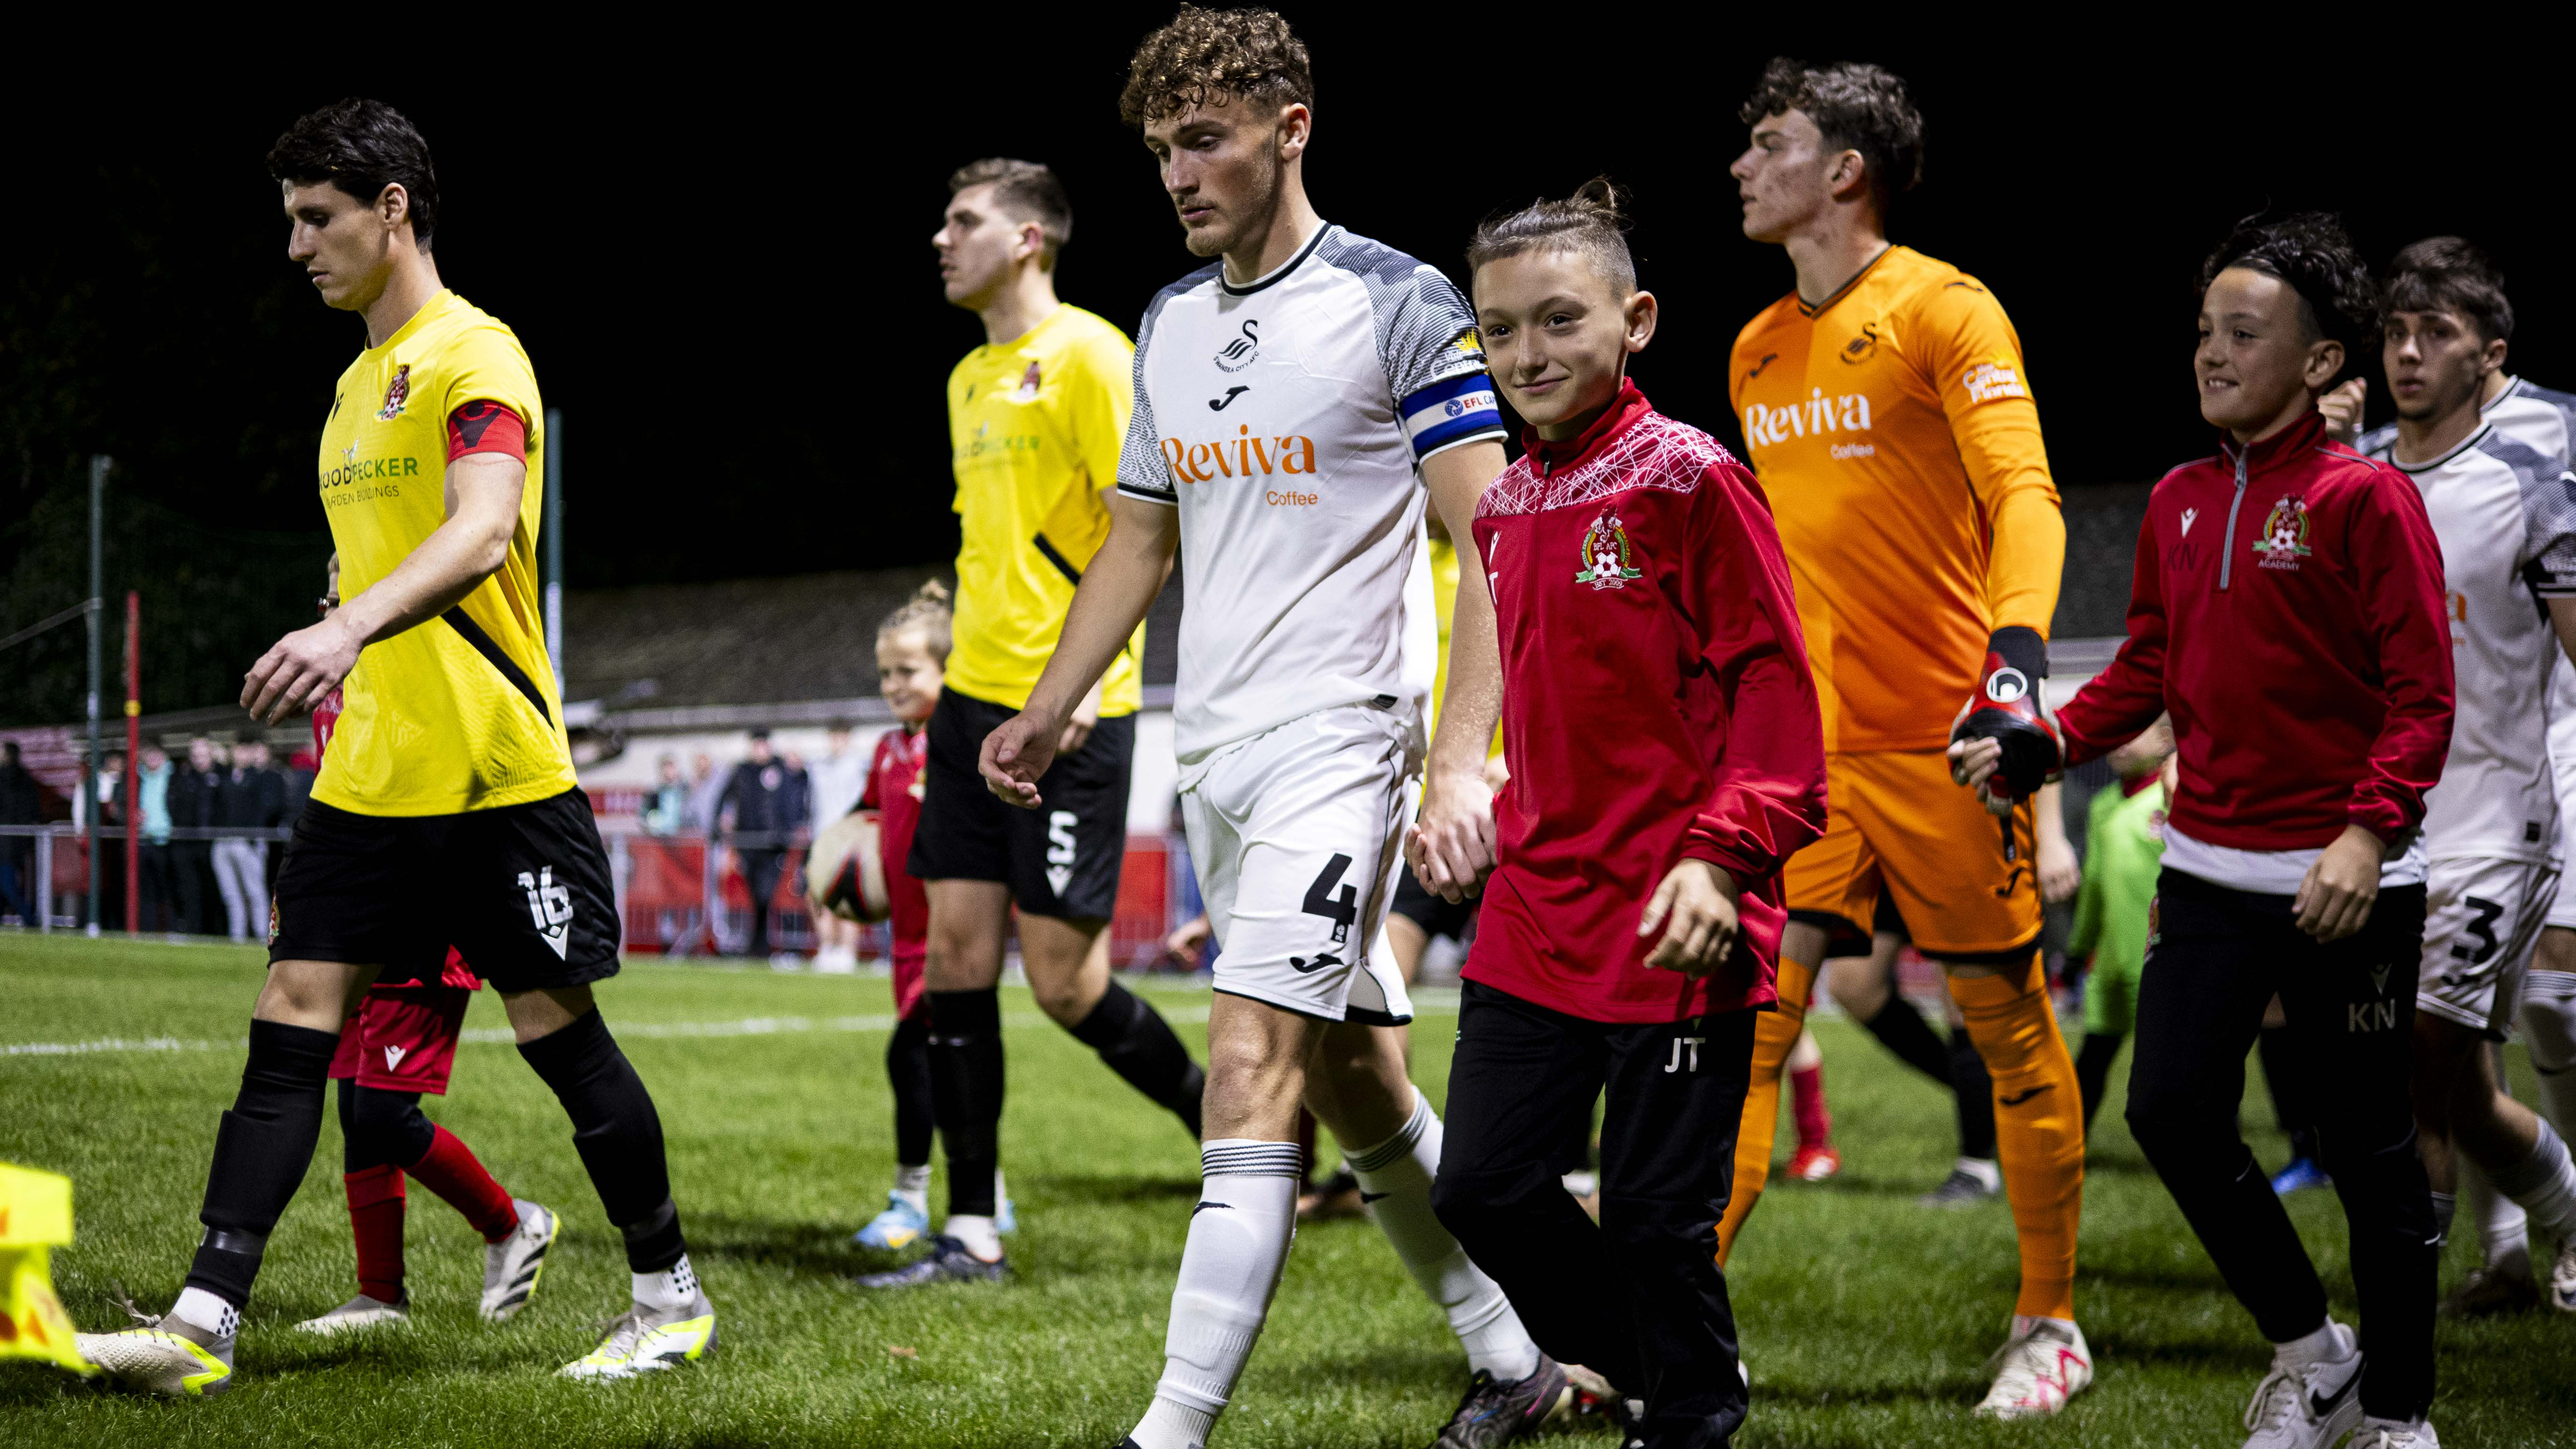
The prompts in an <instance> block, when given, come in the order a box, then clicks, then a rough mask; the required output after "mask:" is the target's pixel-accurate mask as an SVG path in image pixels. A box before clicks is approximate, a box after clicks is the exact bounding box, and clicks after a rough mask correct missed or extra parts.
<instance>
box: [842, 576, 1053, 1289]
mask: <svg viewBox="0 0 2576 1449" xmlns="http://www.w3.org/2000/svg"><path fill="white" fill-rule="evenodd" d="M948 620H949V614H948V590H947V589H945V588H943V587H942V586H941V585H940V583H939V581H938V580H936V579H933V580H932V581H930V582H929V583H926V584H923V585H922V586H921V587H920V588H919V589H918V590H916V591H915V592H914V594H913V596H912V597H911V598H910V599H909V600H907V601H905V603H904V604H903V606H902V607H900V608H898V609H896V610H895V611H894V612H893V613H891V614H888V615H887V616H886V619H885V622H884V623H882V624H880V625H878V626H877V690H878V692H879V693H881V694H883V695H884V696H885V702H886V707H887V708H888V709H890V710H892V711H893V712H894V719H895V727H894V728H893V729H890V730H888V731H886V732H885V733H884V734H882V735H879V736H878V737H877V747H876V756H875V758H874V759H873V760H871V761H870V762H869V765H868V783H867V788H866V790H865V791H863V792H862V793H861V794H860V796H859V808H858V811H857V812H855V813H853V814H852V815H851V816H849V817H848V818H847V819H845V820H843V821H842V822H841V823H839V824H837V825H835V826H833V827H832V828H831V829H830V830H827V831H825V832H824V835H823V838H821V839H818V840H817V841H815V843H814V853H813V858H812V859H811V860H810V861H809V862H808V864H807V867H806V868H807V872H808V876H807V879H808V883H809V884H808V891H809V894H810V895H811V896H812V898H813V899H814V900H816V901H819V902H821V903H822V904H823V906H824V907H825V908H827V909H829V910H831V911H833V912H835V913H837V914H840V915H843V916H847V917H850V918H851V919H854V920H884V921H886V922H887V923H888V930H889V934H890V935H891V936H892V937H893V941H894V950H893V953H892V954H893V957H894V1010H895V1029H894V1037H893V1039H892V1040H890V1041H888V1042H887V1043H886V1059H885V1060H886V1082H887V1084H888V1085H889V1086H890V1087H892V1088H893V1091H894V1144H895V1149H894V1160H895V1169H894V1174H895V1176H894V1190H893V1191H892V1192H891V1193H889V1194H888V1195H887V1197H886V1206H885V1211H883V1212H881V1213H878V1214H877V1215H876V1217H875V1218H873V1219H871V1220H870V1221H869V1223H868V1225H867V1226H866V1227H864V1228H861V1229H859V1231H858V1232H857V1233H856V1234H855V1235H854V1236H853V1237H852V1239H851V1241H853V1242H855V1243H857V1244H858V1245H859V1246H861V1247H863V1248H881V1249H893V1248H900V1247H903V1246H904V1245H905V1244H907V1243H910V1242H912V1241H913V1240H914V1239H916V1238H918V1237H920V1236H921V1235H922V1234H923V1233H925V1232H927V1231H929V1229H930V1146H931V1118H930V1021H929V1015H930V1013H929V1011H928V1010H927V1009H926V1008H925V1006H924V1005H923V1001H922V963H923V960H924V959H925V958H926V956H927V955H928V953H929V939H930V900H929V897H928V895H927V893H925V892H924V891H923V890H922V887H921V882H920V881H917V880H915V879H913V878H912V877H911V876H910V875H909V874H907V873H906V872H905V871H904V868H903V863H904V857H905V856H906V855H908V854H909V853H910V852H911V850H912V832H913V828H914V827H915V826H917V825H918V824H920V823H921V784H920V776H921V764H922V759H923V752H924V748H925V744H926V736H924V735H923V733H922V726H923V725H925V724H927V723H929V720H930V711H931V709H932V708H933V707H934V706H936V705H937V704H938V703H939V686H940V680H941V678H942V676H943V674H944V673H945V671H946V668H947V663H948ZM867 836H873V837H874V840H873V842H872V843H871V842H870V841H868V840H865V839H863V838H862V837H867ZM872 876H873V877H874V878H873V879H871V877H872ZM995 1199H996V1201H1000V1196H999V1191H998V1188H997V1190H996V1194H995ZM1004 1216H1005V1217H1006V1218H1007V1212H1006V1213H1005V1215H1004Z"/></svg>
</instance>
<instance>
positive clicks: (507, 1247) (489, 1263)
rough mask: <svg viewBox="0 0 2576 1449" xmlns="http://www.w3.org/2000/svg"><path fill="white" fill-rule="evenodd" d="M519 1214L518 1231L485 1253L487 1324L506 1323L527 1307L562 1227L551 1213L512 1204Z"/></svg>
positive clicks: (531, 1205)
mask: <svg viewBox="0 0 2576 1449" xmlns="http://www.w3.org/2000/svg"><path fill="white" fill-rule="evenodd" d="M512 1206H514V1207H516V1208H518V1210H519V1227H518V1231H516V1232H514V1233H512V1234H510V1236H508V1237H506V1238H503V1239H502V1240H501V1241H499V1242H497V1243H490V1244H486V1245H485V1246H484V1249H483V1305H482V1308H481V1309H480V1310H479V1311H480V1312H481V1313H482V1315H483V1321H484V1322H486V1323H505V1322H507V1321H509V1319H510V1318H511V1317H512V1316H513V1315H515V1314H517V1313H518V1311H519V1310H520V1309H522V1308H525V1307H527V1306H528V1299H529V1298H530V1297H531V1296H532V1295H534V1294H535V1293H536V1291H537V1279H538V1277H539V1276H540V1275H542V1274H543V1273H544V1272H545V1270H546V1249H548V1248H551V1247H553V1246H554V1242H555V1232H556V1230H557V1229H558V1228H559V1227H560V1226H561V1224H560V1223H558V1222H557V1221H556V1219H555V1215H554V1213H553V1211H552V1210H550V1209H547V1208H544V1207H540V1206H538V1205H537V1204H535V1203H532V1202H522V1201H517V1200H513V1202H512Z"/></svg>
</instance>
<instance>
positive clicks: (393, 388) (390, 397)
mask: <svg viewBox="0 0 2576 1449" xmlns="http://www.w3.org/2000/svg"><path fill="white" fill-rule="evenodd" d="M410 401H411V364H410V363H408V362H406V363H404V364H403V365H402V366H400V367H397V368H395V369H394V380H393V381H392V382H391V383H390V384H388V385H387V386H386V388H385V405H384V406H383V407H380V408H378V409H376V421H378V422H380V423H390V422H392V421H393V420H394V419H396V418H398V417H401V416H402V410H403V404H405V403H407V402H410Z"/></svg>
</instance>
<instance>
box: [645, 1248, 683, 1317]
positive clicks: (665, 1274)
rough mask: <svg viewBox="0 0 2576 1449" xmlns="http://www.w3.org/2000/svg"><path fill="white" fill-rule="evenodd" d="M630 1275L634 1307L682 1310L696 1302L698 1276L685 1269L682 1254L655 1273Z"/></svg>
mask: <svg viewBox="0 0 2576 1449" xmlns="http://www.w3.org/2000/svg"><path fill="white" fill-rule="evenodd" d="M633 1276H634V1279H635V1302H636V1305H637V1306H638V1307H642V1308H660V1309H664V1310H666V1311H667V1310H669V1309H674V1308H686V1307H688V1306H689V1305H690V1304H691V1303H694V1302H696V1301H697V1297H698V1273H697V1270H696V1269H694V1268H692V1267H690V1266H689V1255H688V1254H686V1253H682V1254H681V1255H680V1261H678V1262H676V1263H673V1264H672V1265H671V1266H670V1267H668V1268H666V1269H664V1270H663V1271H661V1272H659V1273H637V1274H635V1275H633Z"/></svg>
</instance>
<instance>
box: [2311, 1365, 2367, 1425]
mask: <svg viewBox="0 0 2576 1449" xmlns="http://www.w3.org/2000/svg"><path fill="white" fill-rule="evenodd" d="M2360 1387H2361V1375H2360V1373H2358V1372H2355V1373H2352V1374H2349V1375H2347V1376H2346V1377H2345V1379H2344V1381H2343V1387H2342V1388H2339V1389H2337V1390H2335V1391H2334V1392H2333V1393H2331V1394H2328V1395H2326V1396H2325V1397H2323V1398H2319V1397H2318V1396H2317V1391H2316V1390H2314V1389H2310V1390H2308V1415H2309V1417H2311V1418H2316V1419H2322V1418H2324V1417H2325V1416H2326V1415H2328V1414H2331V1413H2333V1412H2334V1411H2335V1409H2336V1408H2337V1407H2338V1406H2339V1405H2341V1404H2342V1403H2343V1401H2344V1400H2346V1399H2348V1398H2351V1397H2352V1396H2353V1392H2354V1391H2355V1390H2357V1389H2359V1388H2360Z"/></svg>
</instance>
